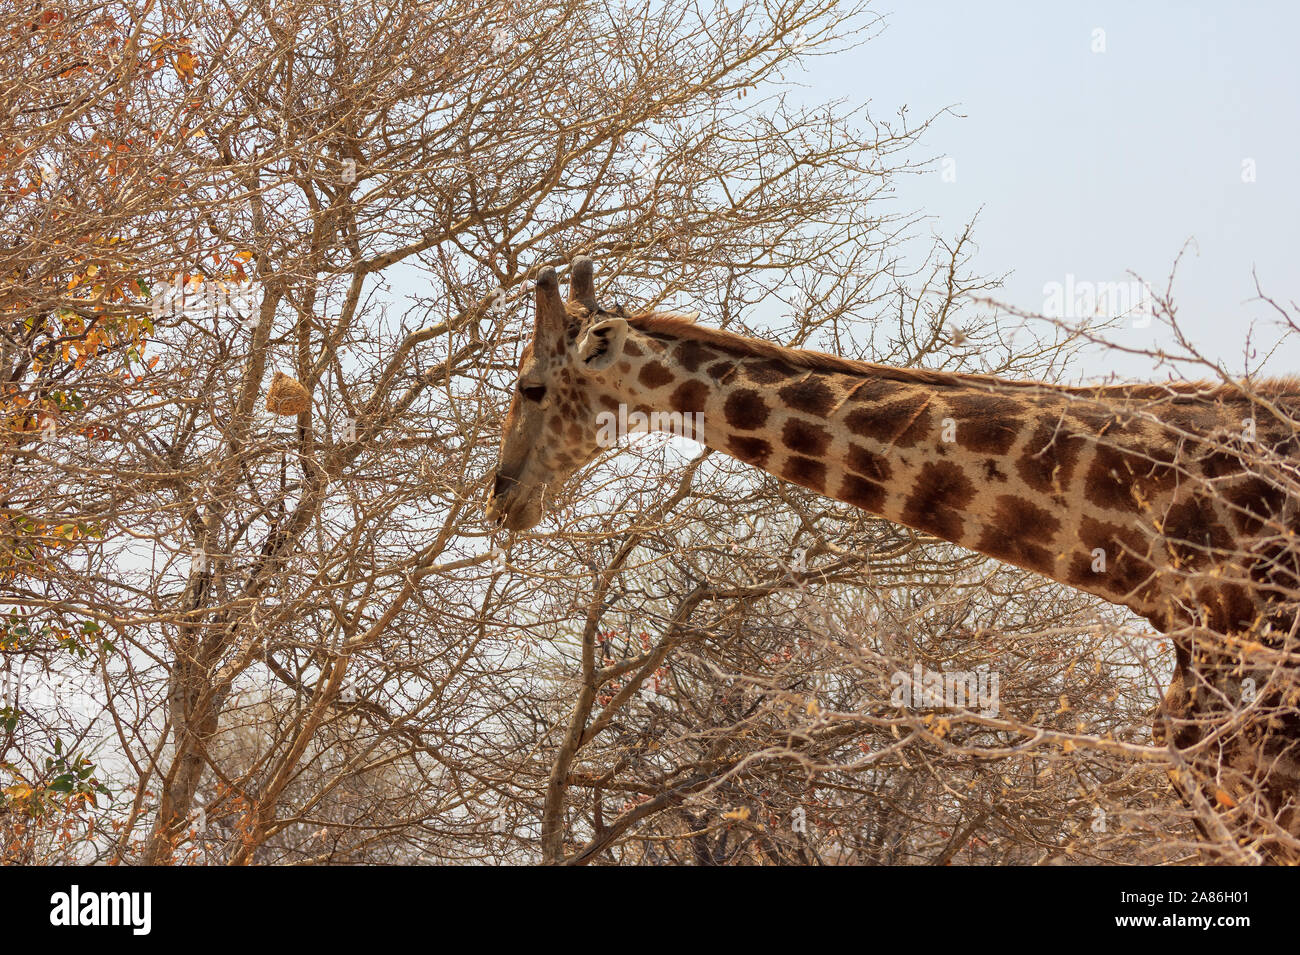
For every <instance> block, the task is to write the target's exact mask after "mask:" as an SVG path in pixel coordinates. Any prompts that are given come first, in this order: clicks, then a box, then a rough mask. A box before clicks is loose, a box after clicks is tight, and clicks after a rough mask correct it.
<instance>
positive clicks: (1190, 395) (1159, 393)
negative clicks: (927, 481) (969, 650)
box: [628, 312, 1300, 401]
mask: <svg viewBox="0 0 1300 955" xmlns="http://www.w3.org/2000/svg"><path fill="white" fill-rule="evenodd" d="M628 322H629V324H631V325H632V327H633V328H636V329H639V330H640V331H643V332H645V333H647V334H651V335H655V334H659V335H668V336H671V337H673V338H679V339H690V340H692V341H697V342H699V343H700V344H703V345H709V346H711V347H713V348H717V349H719V350H722V351H726V352H729V353H731V354H738V355H742V356H745V357H753V358H767V359H771V360H774V361H781V362H784V363H786V364H788V365H791V366H793V367H795V368H807V369H809V370H810V371H828V372H843V373H846V374H850V375H862V376H865V377H871V378H879V379H884V380H887V381H904V382H910V383H912V384H920V385H932V386H935V387H941V388H942V387H954V386H960V385H971V384H975V385H987V386H989V387H990V388H998V389H1001V388H1015V389H1021V388H1023V389H1037V390H1049V391H1054V392H1058V393H1064V394H1070V395H1080V396H1089V397H1100V398H1153V399H1161V398H1163V399H1172V400H1175V401H1177V400H1179V399H1187V400H1196V401H1204V400H1207V399H1211V400H1212V399H1219V398H1234V397H1236V398H1244V397H1246V396H1247V394H1248V392H1247V391H1243V387H1242V386H1238V385H1235V384H1222V383H1219V384H1216V383H1213V382H1207V381H1170V382H1164V383H1161V384H1120V385H1080V386H1067V385H1059V384H1053V383H1052V382H1046V381H1033V380H1014V379H1003V378H996V377H994V376H992V375H981V374H965V373H962V372H954V371H938V370H935V369H932V368H898V367H895V366H893V365H881V364H877V363H875V362H870V361H862V360H860V359H856V358H844V357H842V356H840V355H831V354H828V353H827V352H820V351H810V350H808V349H803V348H787V347H784V346H782V345H777V344H776V343H774V342H768V341H763V340H762V339H756V338H749V337H747V336H745V335H738V334H736V333H735V332H730V331H726V330H725V329H721V328H709V327H707V326H704V325H697V324H696V323H695V320H694V318H692V317H689V316H684V315H678V314H676V313H673V312H642V313H641V314H638V315H633V316H630V317H629V318H628ZM1247 387H1248V388H1249V390H1250V391H1253V392H1255V393H1257V394H1260V395H1264V396H1268V397H1285V396H1297V397H1300V377H1296V376H1294V375H1290V376H1285V377H1281V378H1265V379H1261V380H1258V381H1254V382H1251V383H1249V385H1248V386H1247Z"/></svg>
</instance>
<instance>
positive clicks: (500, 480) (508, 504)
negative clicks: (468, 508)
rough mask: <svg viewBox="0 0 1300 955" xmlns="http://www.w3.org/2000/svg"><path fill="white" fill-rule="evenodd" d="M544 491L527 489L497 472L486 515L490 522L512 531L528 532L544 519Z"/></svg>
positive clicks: (533, 488) (537, 488)
mask: <svg viewBox="0 0 1300 955" xmlns="http://www.w3.org/2000/svg"><path fill="white" fill-rule="evenodd" d="M541 502H542V489H541V488H540V487H525V486H524V485H522V484H520V483H519V482H518V481H517V480H516V479H515V478H512V477H510V476H509V475H505V474H502V473H501V472H500V471H498V472H497V474H496V478H495V480H494V481H493V482H492V498H491V500H489V501H488V505H487V509H486V513H487V518H488V520H490V521H494V522H496V523H497V524H498V525H499V526H501V527H504V528H505V529H506V530H510V531H526V530H528V529H529V528H532V527H535V526H536V525H537V524H538V522H540V521H541V519H542V506H541Z"/></svg>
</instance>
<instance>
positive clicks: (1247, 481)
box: [487, 257, 1300, 862]
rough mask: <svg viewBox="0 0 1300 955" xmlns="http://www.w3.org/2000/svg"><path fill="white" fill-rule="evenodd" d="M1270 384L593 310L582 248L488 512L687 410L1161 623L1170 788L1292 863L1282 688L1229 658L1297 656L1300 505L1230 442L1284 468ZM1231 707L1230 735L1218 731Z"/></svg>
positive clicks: (906, 513) (555, 288) (1290, 740)
mask: <svg viewBox="0 0 1300 955" xmlns="http://www.w3.org/2000/svg"><path fill="white" fill-rule="evenodd" d="M1261 393H1262V394H1264V395H1265V396H1266V398H1267V400H1266V401H1265V402H1263V404H1265V405H1266V406H1268V407H1273V408H1275V409H1280V410H1279V413H1278V414H1277V415H1275V416H1264V415H1256V413H1255V411H1254V410H1253V409H1254V408H1255V405H1253V404H1252V403H1251V402H1250V401H1248V400H1247V399H1246V398H1245V397H1243V396H1242V395H1241V394H1240V392H1239V391H1237V390H1235V389H1232V388H1228V387H1211V386H1207V385H1197V384H1192V383H1186V382H1183V383H1171V384H1166V385H1119V386H1105V387H1092V388H1086V387H1084V388H1079V387H1073V388H1072V387H1063V386H1057V385H1049V384H1045V383H1040V382H1022V381H1010V380H1004V379H999V378H995V377H989V376H983V375H971V374H958V373H951V372H940V371H930V370H921V369H907V368H894V367H889V366H885V365H878V364H872V363H868V362H862V361H856V360H850V359H845V358H841V357H837V356H834V355H828V354H823V353H819V352H811V351H803V350H796V349H790V348H784V347H781V346H779V345H775V344H772V343H769V342H765V341H760V340H756V339H752V338H747V337H744V336H741V335H737V334H734V333H731V332H727V331H723V330H720V329H712V328H706V327H703V326H700V325H698V324H696V323H695V320H694V316H685V315H679V314H674V313H660V312H647V313H642V314H637V315H631V316H628V315H626V314H623V312H622V310H621V309H619V310H618V311H617V313H615V312H610V311H607V310H605V309H603V308H601V307H600V305H599V304H598V302H597V297H596V292H595V283H594V270H593V265H592V262H591V260H590V259H589V258H586V257H579V258H576V259H575V260H574V261H573V262H572V264H571V270H570V294H569V298H568V300H567V301H565V300H564V299H563V298H562V297H561V295H560V291H559V282H558V277H557V275H556V272H555V270H554V269H553V268H550V267H547V268H543V269H541V270H540V272H539V273H538V275H537V278H536V291H535V326H534V330H533V338H532V341H531V342H530V343H529V345H528V346H527V347H526V348H525V349H524V351H523V353H522V358H521V361H520V365H519V377H518V387H517V389H516V391H515V393H514V394H513V396H512V399H511V402H510V406H509V410H508V412H507V414H506V417H505V420H504V422H503V429H502V438H501V448H500V455H499V460H498V466H497V469H496V472H495V480H494V486H493V489H492V494H491V500H490V502H489V504H488V508H487V515H488V517H489V519H491V520H494V521H496V522H498V523H499V524H500V525H501V526H502V527H504V528H505V529H507V530H509V531H524V530H528V529H530V528H532V527H534V526H536V525H537V524H538V523H539V522H540V521H541V519H542V517H543V515H544V509H545V500H546V496H547V492H548V489H557V488H559V487H561V486H562V485H563V484H564V483H565V482H566V481H567V480H568V479H569V478H570V477H571V476H572V475H573V474H574V472H575V471H577V470H578V469H579V468H580V467H582V466H583V465H585V464H587V463H588V462H590V461H591V460H593V459H594V458H595V457H596V456H597V455H598V454H599V453H600V452H601V450H602V446H601V445H602V443H601V442H600V441H599V440H598V431H599V429H598V426H597V422H598V419H599V418H600V416H601V414H602V413H603V412H604V413H611V414H612V413H615V412H617V411H619V410H620V409H622V411H623V412H624V413H625V414H626V412H627V411H628V410H629V409H630V410H632V411H639V412H641V413H643V414H646V415H647V416H650V415H652V414H654V413H656V412H659V413H663V414H669V415H671V414H677V413H681V414H682V415H684V416H687V420H691V421H696V422H698V423H699V425H698V433H695V434H693V435H691V436H693V437H695V438H696V440H698V441H700V442H702V443H704V444H705V445H707V446H708V447H710V448H713V449H715V450H717V451H720V452H723V453H726V454H729V455H731V456H733V457H735V458H737V459H739V460H741V461H744V462H746V463H748V464H750V465H753V466H755V467H758V468H761V469H762V470H764V471H767V472H768V473H770V474H772V475H774V476H776V477H778V478H780V479H782V480H785V481H789V482H792V483H794V484H797V485H800V486H802V487H805V488H808V489H810V490H812V491H815V492H817V493H819V494H823V495H826V496H829V497H832V498H835V499H837V500H840V501H843V502H845V503H847V504H850V505H853V506H855V507H858V508H861V509H862V510H864V511H867V512H869V513H871V514H873V515H876V516H879V517H882V518H885V519H887V520H890V521H894V522H897V523H899V524H903V525H906V526H907V527H910V528H914V529H916V530H918V531H921V532H924V533H927V534H930V535H933V536H934V537H937V538H940V539H942V540H945V541H950V542H952V543H954V544H958V545H960V546H962V547H966V548H969V549H971V550H974V551H977V552H979V553H981V554H984V555H987V556H989V557H994V558H997V559H998V560H1001V561H1005V562H1007V563H1010V564H1014V565H1016V566H1018V567H1022V568H1025V569H1027V570H1030V571H1033V572H1036V573H1039V574H1042V575H1044V576H1046V577H1048V578H1050V579H1051V580H1054V581H1057V582H1059V583H1062V584H1065V585H1068V586H1071V587H1075V588H1078V589H1081V590H1084V591H1087V592H1088V593H1091V594H1095V595H1097V596H1099V597H1102V598H1104V599H1105V600H1107V601H1110V602H1112V603H1115V604H1119V605H1122V606H1124V607H1127V608H1128V609H1129V610H1131V611H1132V612H1133V613H1135V614H1137V615H1138V616H1140V617H1144V618H1146V619H1147V620H1148V621H1150V623H1151V624H1152V625H1153V626H1154V627H1155V628H1156V629H1157V630H1158V631H1161V632H1163V633H1168V634H1170V635H1171V636H1172V637H1173V642H1174V644H1175V646H1176V649H1177V652H1176V657H1177V660H1176V668H1175V673H1174V677H1173V680H1172V682H1171V684H1170V686H1169V688H1168V690H1167V692H1166V694H1165V697H1164V701H1163V703H1162V704H1161V707H1160V712H1159V714H1158V715H1157V717H1156V722H1155V725H1154V727H1153V732H1154V737H1155V740H1156V742H1157V743H1160V744H1167V745H1169V746H1170V748H1171V751H1174V752H1176V753H1178V754H1179V758H1180V759H1182V760H1185V762H1184V765H1183V767H1182V768H1181V769H1171V770H1170V774H1171V776H1172V777H1173V778H1174V782H1175V785H1176V787H1177V789H1178V791H1179V793H1180V795H1182V797H1183V799H1184V800H1185V801H1188V802H1189V803H1195V804H1196V805H1198V806H1199V807H1201V808H1202V809H1203V810H1205V811H1203V812H1202V813H1201V814H1200V817H1198V822H1197V825H1198V827H1199V828H1200V829H1201V831H1202V833H1203V834H1204V835H1206V836H1210V837H1212V838H1213V837H1215V834H1213V833H1211V832H1208V831H1207V829H1206V824H1205V823H1204V822H1203V821H1200V819H1201V818H1203V817H1205V816H1206V815H1207V814H1208V816H1209V818H1210V819H1211V820H1212V821H1214V820H1220V819H1221V817H1222V815H1224V814H1228V813H1232V812H1240V807H1241V806H1242V805H1243V804H1246V803H1248V802H1249V804H1250V805H1251V806H1252V807H1254V808H1256V809H1258V808H1259V807H1261V806H1262V807H1263V810H1262V813H1259V814H1258V816H1259V817H1261V818H1263V819H1264V820H1265V822H1264V823H1262V824H1261V825H1262V829H1259V827H1256V829H1252V830H1251V832H1250V836H1249V839H1248V841H1249V844H1250V847H1251V848H1252V849H1253V850H1254V851H1255V852H1256V853H1257V856H1256V857H1259V858H1263V859H1265V860H1267V861H1276V862H1297V861H1300V806H1298V805H1297V801H1298V800H1300V708H1298V703H1300V700H1297V698H1296V689H1295V686H1296V682H1295V681H1294V679H1293V680H1292V681H1291V682H1290V684H1289V685H1285V686H1282V687H1281V688H1275V687H1274V684H1271V683H1270V682H1269V676H1268V671H1267V669H1265V670H1251V669H1249V668H1248V665H1247V664H1246V663H1245V662H1244V661H1243V657H1242V656H1241V654H1240V653H1233V652H1230V647H1231V646H1234V645H1240V644H1241V643H1250V644H1251V645H1253V646H1255V647H1261V646H1262V647H1267V648H1269V649H1270V650H1272V651H1275V652H1276V653H1277V654H1278V655H1280V658H1281V659H1286V660H1292V661H1293V660H1294V659H1295V654H1296V652H1297V645H1296V640H1295V636H1294V633H1293V630H1292V628H1293V625H1294V624H1295V623H1296V618H1295V615H1294V613H1293V612H1292V611H1290V610H1288V609H1287V607H1286V600H1285V598H1286V597H1287V595H1288V594H1291V595H1294V594H1295V593H1296V592H1297V591H1300V557H1298V556H1297V555H1298V554H1300V547H1297V546H1288V543H1287V538H1288V537H1289V536H1291V535H1293V534H1294V532H1295V530H1296V529H1300V501H1297V500H1295V499H1294V498H1293V497H1292V496H1291V495H1290V494H1288V493H1287V492H1286V490H1285V487H1286V484H1285V482H1284V481H1283V480H1279V477H1278V473H1277V470H1276V469H1272V470H1270V468H1268V467H1265V466H1262V465H1258V464H1252V463H1248V462H1246V461H1245V460H1243V457H1242V452H1243V451H1245V450H1246V449H1247V447H1250V448H1257V449H1261V454H1262V457H1263V458H1264V459H1265V460H1266V461H1267V460H1268V459H1269V456H1270V455H1271V456H1272V460H1275V461H1276V462H1280V463H1279V467H1281V468H1282V470H1283V471H1285V470H1286V465H1287V462H1293V461H1295V460H1296V458H1297V456H1298V452H1300V436H1297V434H1295V433H1294V430H1295V429H1294V428H1293V427H1292V426H1291V424H1290V420H1291V418H1292V416H1293V415H1300V382H1296V381H1289V380H1288V381H1278V382H1270V383H1268V384H1266V385H1264V386H1262V388H1261ZM1284 411H1289V412H1290V414H1287V413H1283V412H1284ZM1254 460H1255V459H1252V461H1254ZM1286 654H1290V656H1289V657H1287V656H1286ZM1291 665H1292V666H1294V663H1292V664H1291ZM1248 678H1249V679H1250V680H1253V681H1255V682H1254V683H1253V684H1251V685H1252V687H1253V686H1258V687H1259V688H1260V690H1259V696H1258V699H1257V700H1256V699H1255V698H1254V694H1253V693H1247V692H1246V689H1245V687H1246V685H1247V684H1246V680H1247V679H1248ZM1252 702H1253V703H1254V704H1255V706H1254V708H1253V709H1251V708H1250V706H1248V704H1249V703H1252ZM1242 712H1244V713H1245V714H1246V716H1244V717H1241V716H1240V714H1241V713H1242ZM1234 713H1237V715H1238V717H1239V719H1238V724H1237V725H1238V727H1239V729H1238V731H1237V732H1236V733H1235V734H1233V735H1231V738H1222V734H1218V735H1217V736H1216V734H1215V733H1213V732H1211V730H1212V729H1213V726H1214V725H1218V723H1221V722H1222V721H1223V720H1224V719H1226V718H1228V717H1229V716H1230V715H1232V714H1234ZM1216 721H1218V723H1216ZM1192 766H1195V768H1196V769H1197V771H1198V773H1199V774H1200V775H1199V778H1200V779H1202V780H1204V779H1207V778H1208V779H1212V780H1214V783H1213V784H1212V785H1211V786H1210V788H1209V789H1208V790H1207V789H1205V784H1203V783H1202V784H1193V783H1189V782H1188V779H1192V778H1196V777H1193V775H1192V774H1191V773H1190V772H1189V767H1192ZM1207 773H1208V776H1207V775H1205V774H1207ZM1252 800H1253V802H1250V801H1252ZM1207 807H1208V808H1207ZM1216 813H1217V815H1216ZM1256 817H1257V816H1256V815H1251V816H1250V818H1251V819H1254V818H1256ZM1243 824H1244V823H1243ZM1257 830H1258V831H1257ZM1226 831H1227V830H1226V829H1224V828H1219V829H1218V830H1217V838H1218V839H1219V841H1220V842H1224V841H1231V840H1232V838H1233V837H1231V836H1226V835H1224V833H1225V832H1226Z"/></svg>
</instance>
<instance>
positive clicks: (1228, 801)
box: [1214, 789, 1237, 809]
mask: <svg viewBox="0 0 1300 955" xmlns="http://www.w3.org/2000/svg"><path fill="white" fill-rule="evenodd" d="M1214 798H1215V799H1216V800H1218V803H1219V805H1220V806H1227V807H1228V808H1229V809H1235V808H1237V800H1235V799H1233V798H1232V797H1231V796H1230V795H1228V794H1227V793H1226V792H1224V791H1223V790H1222V789H1220V790H1217V791H1216V792H1215V793H1214Z"/></svg>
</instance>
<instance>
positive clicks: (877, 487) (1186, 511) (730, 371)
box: [601, 330, 1254, 629]
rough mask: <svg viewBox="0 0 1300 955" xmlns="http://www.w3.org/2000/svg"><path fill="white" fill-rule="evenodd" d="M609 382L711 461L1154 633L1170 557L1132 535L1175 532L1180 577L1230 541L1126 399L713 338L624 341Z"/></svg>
mask: <svg viewBox="0 0 1300 955" xmlns="http://www.w3.org/2000/svg"><path fill="white" fill-rule="evenodd" d="M742 341H743V340H742ZM801 356H803V357H801ZM841 364H845V365H847V364H849V363H841ZM935 379H937V380H935ZM608 381H609V386H610V390H609V393H608V394H605V395H602V396H601V402H602V403H603V404H604V405H605V406H606V407H610V408H612V407H613V406H614V405H615V404H619V403H625V404H626V406H627V407H628V408H629V409H632V410H639V411H642V412H643V413H645V414H651V413H653V412H683V413H694V414H696V415H697V416H702V420H701V419H698V418H697V420H700V423H701V425H702V428H701V431H700V433H699V434H698V435H696V437H697V438H698V439H700V440H702V441H703V443H705V444H707V445H708V446H709V447H711V448H714V449H716V450H718V451H722V452H725V453H726V454H729V455H731V456H733V457H735V458H738V459H739V460H741V461H744V462H746V463H748V464H751V465H754V466H755V467H758V468H761V469H763V470H764V471H767V472H768V473H770V474H772V475H775V476H776V477H778V478H781V479H783V480H786V481H790V482H793V483H795V484H798V485H801V486H803V487H805V488H808V489H810V490H812V491H816V492H818V493H820V494H824V495H827V496H829V497H833V498H836V499H838V500H840V501H843V502H845V503H848V504H851V505H854V506H855V507H859V508H862V509H863V510H865V511H868V512H870V513H872V514H875V515H878V516H880V517H884V518H886V519H888V520H891V521H894V522H897V523H899V524H904V525H906V526H908V527H912V528H915V529H917V530H919V531H924V532H926V533H929V534H932V535H934V536H935V537H938V538H941V539H943V540H946V541H950V542H952V543H954V544H958V545H961V546H963V547H966V548H969V549H971V550H974V551H977V552H979V553H981V554H985V555H987V556H990V557H994V558H997V559H999V560H1002V561H1006V562H1008V563H1011V564H1014V565H1017V566H1019V567H1022V568H1025V569H1027V570H1031V571H1035V572H1037V573H1040V574H1043V575H1045V576H1047V577H1049V578H1051V579H1053V580H1056V581H1059V582H1061V583H1064V584H1068V585H1070V586H1073V587H1077V588H1079V589H1081V590H1085V591H1088V592H1090V593H1094V594H1097V595H1100V596H1102V597H1104V598H1106V599H1108V600H1110V601H1112V602H1114V603H1118V604H1122V605H1125V606H1127V607H1129V608H1130V609H1132V610H1134V611H1136V612H1137V613H1139V614H1141V615H1143V616H1146V617H1148V618H1149V619H1151V620H1152V622H1153V623H1155V624H1156V626H1157V627H1161V628H1162V629H1163V628H1164V627H1165V626H1166V625H1167V624H1168V622H1169V620H1170V611H1169V607H1170V597H1169V594H1168V593H1163V594H1162V593H1158V592H1157V589H1158V587H1166V588H1167V584H1164V583H1158V581H1159V580H1160V579H1161V577H1162V575H1161V574H1157V573H1155V571H1157V570H1165V569H1167V568H1168V566H1169V563H1170V561H1171V560H1172V561H1173V562H1174V563H1175V564H1177V562H1178V560H1179V554H1178V553H1177V552H1176V549H1169V548H1163V547H1161V546H1156V545H1153V537H1152V535H1151V534H1149V533H1144V530H1143V526H1144V525H1145V526H1148V527H1150V526H1155V527H1158V528H1162V529H1163V530H1164V531H1166V532H1167V531H1170V530H1173V531H1176V532H1182V531H1185V532H1186V534H1185V535H1184V536H1185V537H1186V538H1187V540H1188V541H1189V543H1188V544H1187V545H1186V546H1185V547H1184V548H1183V549H1184V551H1186V553H1183V554H1182V556H1183V557H1184V558H1186V560H1187V562H1188V563H1195V562H1196V560H1197V558H1198V553H1199V554H1200V556H1201V557H1203V556H1204V554H1208V553H1210V552H1211V550H1213V548H1215V547H1217V546H1223V547H1228V546H1230V545H1231V539H1230V538H1229V537H1228V532H1227V531H1226V529H1225V522H1226V519H1225V516H1224V515H1223V514H1221V513H1218V512H1217V511H1214V510H1213V507H1214V505H1212V504H1210V503H1207V502H1205V501H1201V500H1199V499H1193V498H1187V499H1186V500H1184V501H1183V502H1182V503H1176V500H1177V499H1178V496H1177V490H1178V485H1179V473H1180V466H1181V461H1178V462H1176V461H1175V458H1176V457H1177V455H1176V451H1175V445H1174V442H1173V441H1172V439H1171V438H1170V437H1169V436H1168V435H1167V434H1166V433H1164V430H1163V429H1162V428H1161V427H1160V425H1158V424H1157V423H1155V422H1153V421H1150V420H1147V419H1144V418H1143V417H1142V416H1139V415H1134V414H1131V413H1125V409H1124V408H1123V407H1122V402H1116V401H1114V400H1111V401H1106V400H1103V399H1102V398H1090V397H1088V396H1086V395H1083V394H1080V393H1078V392H1077V391H1073V390H1070V389H1065V388H1058V387H1054V386H1049V385H1042V386H1032V387H1027V386H1024V385H1018V384H1016V383H1012V382H999V381H997V380H996V379H989V378H985V377H982V376H960V375H945V376H932V378H931V379H927V378H926V377H925V376H917V377H916V378H913V379H910V380H909V378H908V376H907V375H906V374H905V373H904V374H901V375H898V374H895V375H893V376H891V377H885V376H875V375H872V374H870V373H869V372H868V371H867V370H857V369H853V368H849V369H847V370H846V369H844V368H837V367H835V363H834V362H831V363H828V364H825V365H822V366H820V367H819V366H818V365H817V363H814V365H813V366H812V367H810V366H809V363H808V360H807V358H806V353H798V352H794V351H790V350H782V349H779V348H777V347H776V346H764V347H763V348H762V350H761V352H760V353H759V354H747V353H746V352H745V350H744V349H743V348H731V347H728V343H727V340H726V339H725V338H723V337H721V336H719V335H718V334H717V333H713V334H711V335H708V336H707V337H705V338H704V339H702V340H701V339H699V338H695V337H690V336H683V335H681V334H680V333H677V334H674V333H673V332H671V331H668V332H664V331H651V330H647V331H641V330H637V331H635V332H634V333H633V334H632V335H630V336H629V339H628V346H627V347H626V349H625V355H624V357H623V359H622V360H621V361H620V362H619V363H618V365H617V367H616V368H615V369H614V370H613V373H612V374H611V376H610V377H609V379H608ZM1184 496H1185V495H1184ZM1153 522H1154V523H1153ZM1191 550H1196V551H1197V552H1198V553H1192V552H1191ZM1217 599H1220V600H1226V601H1227V602H1228V604H1231V606H1226V605H1225V606H1224V607H1223V608H1221V609H1222V612H1223V614H1224V615H1226V616H1228V617H1234V618H1236V617H1245V618H1251V617H1253V616H1254V610H1253V608H1252V607H1251V606H1250V605H1249V600H1248V599H1247V598H1245V597H1242V596H1240V595H1237V596H1235V597H1234V596H1229V597H1220V598H1217ZM1243 601H1245V602H1244V603H1243ZM1235 622H1236V621H1235V620H1234V625H1235Z"/></svg>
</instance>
